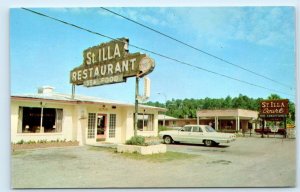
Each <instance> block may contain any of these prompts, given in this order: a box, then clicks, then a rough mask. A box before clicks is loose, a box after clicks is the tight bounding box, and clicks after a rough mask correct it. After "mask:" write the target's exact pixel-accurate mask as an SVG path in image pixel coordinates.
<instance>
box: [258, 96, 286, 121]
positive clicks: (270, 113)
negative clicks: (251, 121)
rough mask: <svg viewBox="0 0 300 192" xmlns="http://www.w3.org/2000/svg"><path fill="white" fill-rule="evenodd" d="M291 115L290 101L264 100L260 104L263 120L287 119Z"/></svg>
mask: <svg viewBox="0 0 300 192" xmlns="http://www.w3.org/2000/svg"><path fill="white" fill-rule="evenodd" d="M288 113H289V100H288V99H279V100H264V101H261V103H260V113H259V116H260V117H261V118H273V117H286V116H287V115H288Z"/></svg>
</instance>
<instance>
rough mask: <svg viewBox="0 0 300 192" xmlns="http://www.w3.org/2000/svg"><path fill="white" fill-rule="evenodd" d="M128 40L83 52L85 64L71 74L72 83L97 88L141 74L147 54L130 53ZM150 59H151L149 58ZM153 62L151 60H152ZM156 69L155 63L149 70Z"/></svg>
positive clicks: (102, 45) (115, 41)
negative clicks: (97, 86)
mask: <svg viewBox="0 0 300 192" xmlns="http://www.w3.org/2000/svg"><path fill="white" fill-rule="evenodd" d="M127 47H128V39H125V38H122V39H118V40H114V41H111V42H108V43H102V44H100V45H98V46H94V47H91V48H88V49H86V50H85V51H84V52H83V64H82V65H80V66H79V67H76V68H74V69H73V70H72V71H71V73H70V82H71V83H72V84H76V85H84V86H87V87H89V86H96V85H102V84H111V83H118V82H124V81H126V78H127V77H133V76H136V75H138V74H139V73H140V72H142V71H140V69H139V68H140V63H143V62H141V61H142V60H143V61H144V60H145V58H149V57H147V56H146V55H145V54H140V53H134V54H129V53H128V49H127ZM149 59H150V58H149ZM150 60H151V59H150ZM153 68H154V63H153V66H152V68H151V70H149V72H151V71H152V70H153Z"/></svg>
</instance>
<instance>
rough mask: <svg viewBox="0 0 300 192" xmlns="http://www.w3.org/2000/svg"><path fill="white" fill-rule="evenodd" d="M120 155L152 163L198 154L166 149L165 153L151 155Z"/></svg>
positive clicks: (192, 156) (183, 158)
mask: <svg viewBox="0 0 300 192" xmlns="http://www.w3.org/2000/svg"><path fill="white" fill-rule="evenodd" d="M120 155H121V156H122V157H125V158H130V159H134V160H144V161H149V162H154V163H160V162H169V161H174V160H186V159H191V158H195V157H198V155H192V154H186V153H179V152H171V151H168V152H166V153H158V154H153V155H141V154H138V153H120Z"/></svg>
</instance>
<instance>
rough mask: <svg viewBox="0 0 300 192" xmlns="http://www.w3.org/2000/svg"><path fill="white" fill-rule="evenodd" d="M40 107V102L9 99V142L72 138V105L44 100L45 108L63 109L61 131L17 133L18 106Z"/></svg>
mask: <svg viewBox="0 0 300 192" xmlns="http://www.w3.org/2000/svg"><path fill="white" fill-rule="evenodd" d="M20 106H24V107H40V102H32V101H31V102H26V101H11V142H13V143H16V142H18V141H21V140H24V141H30V140H31V141H38V140H48V141H50V140H57V139H59V140H64V139H66V140H67V141H69V140H74V138H73V131H74V129H73V118H72V116H73V108H74V107H73V106H72V105H61V104H59V105H58V104H53V103H47V102H46V108H61V109H63V120H62V132H60V133H18V115H19V107H20Z"/></svg>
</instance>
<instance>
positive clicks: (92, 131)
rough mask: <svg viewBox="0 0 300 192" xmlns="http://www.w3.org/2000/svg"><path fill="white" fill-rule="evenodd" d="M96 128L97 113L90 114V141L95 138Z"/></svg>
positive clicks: (88, 135) (88, 134)
mask: <svg viewBox="0 0 300 192" xmlns="http://www.w3.org/2000/svg"><path fill="white" fill-rule="evenodd" d="M95 127H96V113H89V117H88V133H87V137H88V138H89V139H92V138H95Z"/></svg>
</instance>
